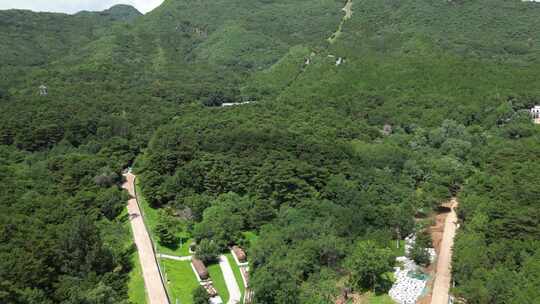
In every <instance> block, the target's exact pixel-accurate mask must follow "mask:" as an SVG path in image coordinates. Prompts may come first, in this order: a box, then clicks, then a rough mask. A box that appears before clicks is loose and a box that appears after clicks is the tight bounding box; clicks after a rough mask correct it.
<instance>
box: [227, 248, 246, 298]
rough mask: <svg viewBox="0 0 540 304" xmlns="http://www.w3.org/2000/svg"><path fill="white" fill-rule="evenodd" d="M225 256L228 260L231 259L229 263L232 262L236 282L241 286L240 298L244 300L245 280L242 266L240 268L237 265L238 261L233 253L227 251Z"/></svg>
mask: <svg viewBox="0 0 540 304" xmlns="http://www.w3.org/2000/svg"><path fill="white" fill-rule="evenodd" d="M225 256H226V257H227V260H229V264H231V267H232V270H233V272H234V277H235V278H236V283H237V284H238V287H240V294H241V297H240V299H242V301H243V298H244V291H245V287H244V280H243V279H242V273H241V272H240V268H238V265H236V262H235V260H234V257H233V256H232V254H231V253H227V254H225Z"/></svg>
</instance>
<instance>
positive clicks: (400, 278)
mask: <svg viewBox="0 0 540 304" xmlns="http://www.w3.org/2000/svg"><path fill="white" fill-rule="evenodd" d="M415 239H416V237H415V236H409V237H407V238H405V253H406V254H408V253H409V250H410V249H411V248H412V246H413V245H414V242H415ZM429 253H430V256H431V260H432V261H433V260H434V258H435V250H434V249H432V248H430V249H429ZM396 260H397V261H398V262H401V263H402V264H403V269H402V268H401V267H394V277H395V279H396V281H395V283H394V285H393V286H392V288H391V289H390V292H389V293H388V294H389V295H390V297H391V298H392V299H394V301H396V302H397V303H400V304H415V303H416V300H417V299H418V297H419V296H420V295H421V294H422V291H423V290H424V288H425V287H426V282H427V281H426V279H420V278H414V277H412V275H411V274H413V273H418V268H419V267H418V265H416V263H414V261H413V260H411V259H409V258H407V257H405V256H402V257H398V258H396Z"/></svg>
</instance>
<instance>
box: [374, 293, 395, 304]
mask: <svg viewBox="0 0 540 304" xmlns="http://www.w3.org/2000/svg"><path fill="white" fill-rule="evenodd" d="M368 299H369V300H368V303H369V304H396V302H394V300H392V298H390V296H389V295H387V294H380V295H375V294H370V295H369V298H368Z"/></svg>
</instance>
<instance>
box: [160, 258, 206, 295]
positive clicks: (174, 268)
mask: <svg viewBox="0 0 540 304" xmlns="http://www.w3.org/2000/svg"><path fill="white" fill-rule="evenodd" d="M190 264H191V263H190V262H189V261H175V260H166V259H162V260H161V265H162V268H164V271H165V273H166V274H167V280H168V281H169V284H168V286H167V290H168V291H169V297H170V298H171V303H176V299H178V301H179V303H182V304H192V303H193V298H192V293H193V290H195V289H196V288H197V287H198V286H199V282H198V281H197V278H196V277H195V273H193V269H192V268H191V265H190Z"/></svg>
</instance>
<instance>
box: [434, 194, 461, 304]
mask: <svg viewBox="0 0 540 304" xmlns="http://www.w3.org/2000/svg"><path fill="white" fill-rule="evenodd" d="M457 207H458V202H457V200H456V199H452V201H451V204H450V209H451V211H450V213H449V214H448V216H447V217H446V220H445V222H444V232H443V239H442V242H441V247H440V250H439V256H438V258H437V272H436V275H435V282H434V284H433V294H432V297H431V304H448V298H449V296H448V292H449V291H450V282H451V281H452V272H451V270H452V247H453V246H454V237H455V235H456V230H457V214H456V208H457Z"/></svg>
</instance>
